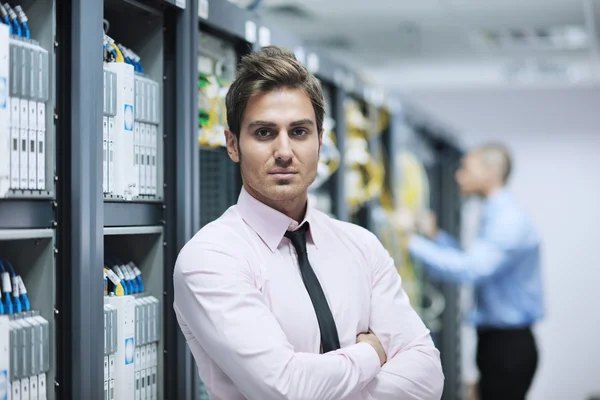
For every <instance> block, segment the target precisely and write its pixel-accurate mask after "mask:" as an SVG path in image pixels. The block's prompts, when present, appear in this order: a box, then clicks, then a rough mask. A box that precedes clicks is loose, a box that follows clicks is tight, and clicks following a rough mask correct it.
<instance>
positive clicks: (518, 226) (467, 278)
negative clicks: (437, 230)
mask: <svg viewBox="0 0 600 400" xmlns="http://www.w3.org/2000/svg"><path fill="white" fill-rule="evenodd" d="M521 233H522V221H521V220H520V219H519V218H517V217H515V216H511V215H504V216H502V217H500V218H496V219H495V220H494V221H492V223H489V224H488V226H487V227H486V229H485V230H484V231H483V232H482V234H481V236H479V237H478V238H477V239H476V240H475V242H474V243H473V245H472V246H471V247H470V248H469V249H468V250H466V251H465V250H461V249H459V248H458V249H457V248H450V247H448V246H442V245H440V244H438V243H436V242H434V241H431V240H429V239H427V238H425V237H423V236H419V235H414V236H413V237H412V238H411V239H410V241H409V243H408V249H409V251H410V254H411V255H412V256H413V258H415V259H416V260H418V261H420V262H422V263H423V265H424V266H425V268H426V269H427V271H428V272H430V273H431V274H432V275H433V276H434V277H437V278H440V279H443V280H448V281H453V282H459V283H476V282H479V281H481V280H485V279H487V278H489V277H491V276H493V275H494V274H496V273H497V272H498V271H500V270H501V269H502V268H503V267H505V266H507V265H510V261H511V260H512V259H513V257H515V256H516V255H517V254H518V251H519V249H520V248H522V243H519V241H520V239H519V238H520V237H521V236H522V234H521Z"/></svg>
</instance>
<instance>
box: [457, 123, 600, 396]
mask: <svg viewBox="0 0 600 400" xmlns="http://www.w3.org/2000/svg"><path fill="white" fill-rule="evenodd" d="M462 138H463V139H464V140H465V143H469V144H475V143H479V142H482V141H484V140H487V139H495V140H503V141H504V142H505V143H507V144H508V145H509V146H510V147H511V149H512V151H513V156H514V159H515V175H514V177H513V180H512V183H511V188H512V190H513V191H514V192H515V194H516V196H517V197H518V198H519V199H520V201H521V202H522V204H523V205H524V206H525V207H526V208H527V210H528V211H529V212H530V214H531V216H532V218H533V220H534V222H535V224H536V225H537V227H538V229H539V232H540V235H541V237H542V239H543V267H544V284H545V290H546V306H547V318H546V319H545V321H543V322H542V323H541V324H539V326H538V327H537V328H536V334H537V337H538V340H539V347H540V352H541V361H540V368H539V370H538V374H537V376H536V379H535V382H534V387H533V389H532V391H531V396H530V397H529V398H530V399H531V400H554V399H556V400H586V399H587V398H588V397H589V396H590V395H591V394H593V393H596V394H597V393H600V380H598V377H599V376H600V339H599V337H598V333H597V332H598V331H599V330H600V311H598V310H600V296H598V295H597V293H598V289H599V288H600V268H599V263H598V254H599V252H598V250H597V249H598V246H600V231H599V229H598V226H597V225H598V223H600V178H599V177H600V156H599V154H598V153H599V151H600V135H598V134H597V133H596V132H593V133H577V132H571V133H564V134H562V135H560V134H551V135H543V134H524V133H520V134H513V135H508V136H507V135H504V137H502V136H499V135H493V134H492V135H481V134H473V135H469V134H463V135H462Z"/></svg>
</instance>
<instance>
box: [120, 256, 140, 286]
mask: <svg viewBox="0 0 600 400" xmlns="http://www.w3.org/2000/svg"><path fill="white" fill-rule="evenodd" d="M117 265H118V268H119V269H120V270H121V272H122V273H123V276H125V280H126V281H127V285H129V294H135V293H138V288H137V282H135V280H134V275H133V274H132V273H131V271H130V270H129V268H128V267H127V265H126V264H125V263H124V262H123V261H122V260H117Z"/></svg>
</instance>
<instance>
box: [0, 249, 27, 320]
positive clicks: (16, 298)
mask: <svg viewBox="0 0 600 400" xmlns="http://www.w3.org/2000/svg"><path fill="white" fill-rule="evenodd" d="M2 261H4V263H5V265H7V266H8V269H9V272H10V275H11V278H12V297H13V304H14V311H15V313H20V312H21V311H23V307H22V305H21V299H20V293H19V276H18V275H17V274H16V273H15V270H14V268H13V266H12V264H11V263H10V262H9V261H8V260H7V259H3V260H2ZM2 261H0V262H2Z"/></svg>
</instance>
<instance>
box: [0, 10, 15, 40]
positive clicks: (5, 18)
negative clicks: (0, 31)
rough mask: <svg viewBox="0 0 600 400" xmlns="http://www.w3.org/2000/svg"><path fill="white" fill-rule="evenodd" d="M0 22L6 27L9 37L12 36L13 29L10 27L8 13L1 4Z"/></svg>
mask: <svg viewBox="0 0 600 400" xmlns="http://www.w3.org/2000/svg"><path fill="white" fill-rule="evenodd" d="M0 21H2V22H3V23H4V24H6V25H8V33H9V34H10V35H12V34H13V29H12V25H11V23H10V18H9V16H8V11H6V9H5V8H4V5H3V4H0Z"/></svg>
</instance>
